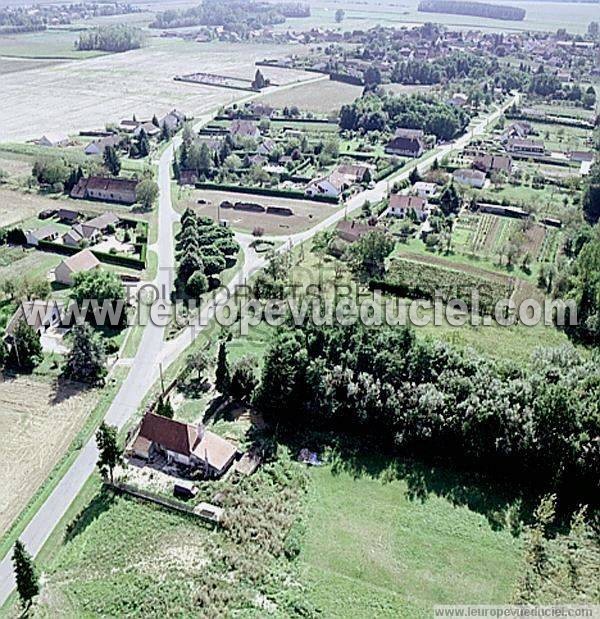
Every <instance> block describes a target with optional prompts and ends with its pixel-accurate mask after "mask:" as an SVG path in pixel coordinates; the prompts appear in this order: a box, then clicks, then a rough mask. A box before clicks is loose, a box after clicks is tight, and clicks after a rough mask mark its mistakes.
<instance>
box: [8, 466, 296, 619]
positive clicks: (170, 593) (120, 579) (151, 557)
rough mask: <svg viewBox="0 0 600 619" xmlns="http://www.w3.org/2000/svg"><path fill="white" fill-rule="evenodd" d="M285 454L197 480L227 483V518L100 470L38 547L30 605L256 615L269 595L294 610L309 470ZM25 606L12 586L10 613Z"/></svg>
mask: <svg viewBox="0 0 600 619" xmlns="http://www.w3.org/2000/svg"><path fill="white" fill-rule="evenodd" d="M282 455H283V457H279V458H278V460H277V462H272V463H269V464H265V465H264V466H263V467H262V468H261V470H260V471H259V472H257V473H256V474H255V475H254V476H252V477H251V478H239V477H238V478H237V479H235V480H221V481H219V482H217V483H216V485H215V484H214V483H212V484H211V483H208V484H201V487H202V489H203V491H205V492H207V493H208V492H210V491H211V489H212V490H214V488H215V487H218V488H219V490H220V491H221V492H222V493H223V494H222V496H223V499H222V500H223V505H224V507H225V510H226V515H229V516H230V518H229V519H227V520H226V521H225V522H224V526H222V527H221V528H218V529H217V528H214V527H213V526H212V525H206V524H204V523H203V522H202V521H200V520H198V519H196V518H194V517H191V516H186V515H183V514H180V513H175V512H172V511H169V510H166V509H164V508H161V507H158V506H156V505H152V504H149V503H145V502H140V501H137V500H134V499H132V498H130V497H127V496H118V495H114V494H113V493H111V492H109V491H107V490H105V489H103V488H102V486H101V483H100V479H99V477H98V474H97V473H94V474H93V475H92V476H91V477H90V478H89V479H88V480H87V482H86V484H85V485H84V487H83V489H82V491H81V492H80V493H79V495H78V496H77V498H76V499H75V501H74V502H73V503H72V504H71V506H70V507H69V509H68V512H67V514H66V515H65V517H64V518H63V519H62V520H61V522H60V523H59V525H58V526H57V527H56V528H55V530H54V531H53V533H52V535H51V536H50V538H49V540H48V542H47V543H46V544H45V546H44V548H43V549H42V551H41V552H40V554H39V555H38V559H37V564H38V565H39V566H40V568H41V570H42V571H43V573H44V587H43V591H42V594H41V595H40V597H39V599H38V600H36V603H35V605H34V607H33V608H32V611H31V615H32V616H36V617H47V616H113V617H117V616H139V617H146V616H159V615H160V616H164V615H165V614H169V613H172V612H173V609H177V612H178V613H179V614H180V615H181V616H214V617H217V616H230V613H231V612H236V611H237V612H239V613H242V614H241V615H240V616H260V615H261V613H262V610H261V608H262V606H261V604H262V601H263V600H264V602H265V603H266V604H268V605H269V606H270V605H272V604H273V605H275V606H277V607H279V608H280V609H281V613H283V614H282V615H281V616H289V615H288V614H287V613H286V605H287V604H288V603H289V601H290V599H294V598H295V596H299V595H300V594H299V592H297V585H296V582H295V581H292V578H293V577H294V575H295V566H294V565H293V564H290V563H289V562H288V561H287V559H286V558H285V555H284V552H285V548H286V537H287V534H288V532H289V530H290V529H291V527H292V526H293V524H294V522H295V521H296V519H297V517H298V514H299V512H300V510H301V502H302V499H303V497H304V489H305V485H306V483H307V477H306V474H305V471H303V470H302V468H301V467H300V466H298V465H297V464H296V463H293V462H291V461H290V460H289V458H288V457H286V456H285V454H282ZM206 498H207V499H208V500H210V498H209V497H206ZM253 532H255V533H256V534H257V535H256V538H255V537H254V534H253ZM19 613H20V609H18V608H17V606H16V596H14V595H13V596H12V597H11V598H10V600H9V602H8V604H7V605H6V606H5V607H4V615H6V616H10V617H16V616H18V614H19Z"/></svg>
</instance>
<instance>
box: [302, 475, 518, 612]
mask: <svg viewBox="0 0 600 619" xmlns="http://www.w3.org/2000/svg"><path fill="white" fill-rule="evenodd" d="M365 464H367V467H369V465H370V463H365ZM429 472H431V471H429ZM410 474H414V475H415V477H418V476H419V474H420V471H418V470H413V471H409V475H410ZM311 480H312V488H313V490H312V493H313V496H312V502H311V506H310V515H309V516H308V523H307V534H306V538H305V541H304V546H303V550H302V552H301V554H300V557H299V559H300V562H301V565H302V569H303V573H304V578H305V582H306V583H307V585H308V598H309V600H311V601H312V602H313V603H314V604H316V606H317V607H318V608H320V610H321V611H322V613H323V616H326V617H430V616H431V614H432V606H433V605H434V604H460V603H473V604H491V603H497V604H499V603H507V602H508V601H509V600H510V596H511V592H512V588H513V585H514V582H515V579H516V577H517V572H518V567H519V552H520V550H519V548H520V547H519V542H518V540H517V539H516V538H514V537H513V536H512V535H511V533H510V532H509V531H508V530H506V529H501V530H494V529H493V528H492V526H491V525H490V523H489V522H488V520H487V519H486V517H485V516H484V515H482V514H480V513H478V512H477V511H475V510H472V509H470V508H469V507H467V506H466V505H459V504H454V503H453V501H452V500H451V499H449V498H445V497H444V496H441V494H442V493H440V494H435V493H433V492H428V493H426V494H425V495H424V496H422V497H419V498H416V497H414V496H412V493H411V491H412V490H413V488H412V487H411V485H410V483H407V481H406V480H404V479H396V480H393V481H390V482H388V483H386V482H385V481H384V480H383V478H382V476H377V475H370V474H367V473H354V472H344V471H342V472H336V473H334V471H333V470H332V467H330V466H325V467H323V468H315V469H313V470H312V471H311ZM438 481H440V482H443V481H446V480H443V479H440V480H438ZM449 488H450V486H448V489H449ZM461 490H462V491H464V494H466V497H467V499H468V498H469V493H471V492H472V497H473V498H474V497H475V496H476V495H477V493H478V490H477V489H476V488H469V487H466V488H465V487H464V486H463V487H462V488H461ZM457 503H458V502H457Z"/></svg>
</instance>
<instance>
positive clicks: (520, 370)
mask: <svg viewBox="0 0 600 619" xmlns="http://www.w3.org/2000/svg"><path fill="white" fill-rule="evenodd" d="M255 402H256V405H257V407H258V408H259V410H260V411H261V412H262V414H263V415H264V418H265V420H266V421H267V422H268V423H270V424H271V425H272V426H273V427H275V426H277V427H278V428H280V429H284V430H286V431H289V432H297V431H301V430H303V429H305V428H307V427H311V428H313V429H314V430H328V431H329V430H330V431H334V432H335V433H336V434H337V433H343V434H346V435H356V436H359V437H361V442H364V441H365V440H369V439H370V440H372V441H373V442H374V443H375V444H376V445H377V448H378V449H387V450H395V451H400V450H401V451H403V452H404V453H406V452H409V453H416V454H418V455H421V456H424V457H432V458H437V459H439V458H445V459H447V460H449V461H451V462H453V463H455V464H459V465H465V466H470V467H473V468H476V469H478V470H485V471H492V472H494V471H503V472H506V473H507V474H515V475H518V477H519V479H524V480H529V481H530V482H531V483H532V484H533V485H534V486H535V487H536V488H537V489H540V490H543V489H550V488H552V489H555V490H556V491H557V492H559V493H560V494H562V496H564V497H565V498H566V497H567V496H569V495H570V493H571V492H572V491H576V492H577V497H576V500H577V501H582V500H590V501H595V500H597V497H598V490H599V489H600V488H599V487H598V480H599V479H600V477H599V476H598V462H599V455H600V454H599V451H598V445H599V439H600V427H599V419H600V408H599V407H600V365H599V363H598V360H592V359H589V358H588V357H583V356H580V355H579V354H578V353H577V352H576V351H574V350H573V349H570V348H564V349H555V350H554V349H548V350H541V351H539V352H538V353H537V354H535V356H534V357H533V358H532V359H531V363H530V365H528V366H526V367H523V366H522V365H520V364H517V363H509V362H499V361H495V360H491V359H487V358H483V357H480V356H477V355H476V354H474V353H473V351H463V350H458V349H455V348H453V347H451V346H449V345H447V344H444V343H440V342H432V341H429V340H423V339H417V338H416V337H415V334H414V332H413V331H412V330H410V329H408V328H391V327H385V328H381V327H379V328H377V327H365V326H362V325H360V324H355V325H351V326H340V325H336V326H331V327H329V326H316V325H314V324H308V323H307V324H303V325H302V326H300V327H296V326H288V327H285V328H282V329H280V331H279V332H278V333H277V335H276V336H275V338H274V340H273V342H272V344H271V346H270V348H269V350H268V352H267V354H266V357H265V361H264V366H263V372H262V380H261V384H260V386H259V388H258V391H257V395H256V398H255ZM571 498H573V497H571Z"/></svg>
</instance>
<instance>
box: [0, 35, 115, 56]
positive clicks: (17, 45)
mask: <svg viewBox="0 0 600 619" xmlns="http://www.w3.org/2000/svg"><path fill="white" fill-rule="evenodd" d="M76 39H77V33H76V32H74V31H70V30H46V31H45V32H33V33H28V34H6V35H2V36H0V56H8V57H19V58H40V59H48V60H54V59H58V60H61V59H83V58H93V57H95V56H103V55H104V54H105V52H98V51H90V52H78V51H76V50H75V47H74V44H75V41H76Z"/></svg>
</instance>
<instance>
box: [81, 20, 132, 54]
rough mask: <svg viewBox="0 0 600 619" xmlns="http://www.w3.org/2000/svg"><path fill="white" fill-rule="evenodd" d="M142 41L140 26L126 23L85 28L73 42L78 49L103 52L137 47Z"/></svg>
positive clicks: (123, 50)
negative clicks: (91, 28) (90, 28)
mask: <svg viewBox="0 0 600 619" xmlns="http://www.w3.org/2000/svg"><path fill="white" fill-rule="evenodd" d="M143 43H144V36H143V33H142V30H141V28H136V27H134V26H128V25H127V24H112V25H110V26H100V27H98V28H94V29H93V30H87V31H85V32H82V33H81V34H80V35H79V38H78V39H77V41H76V42H75V49H77V50H78V51H90V50H100V51H103V52H126V51H128V50H130V49H139V48H140V47H142V45H143Z"/></svg>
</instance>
